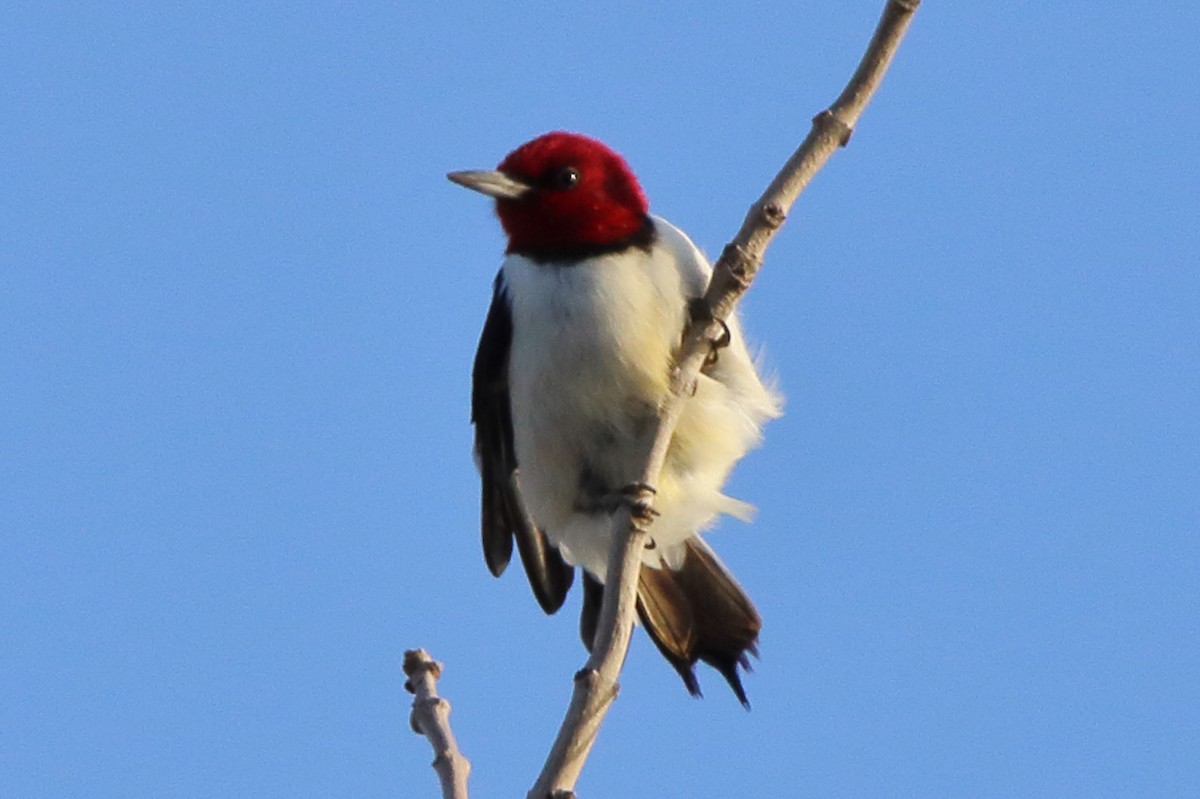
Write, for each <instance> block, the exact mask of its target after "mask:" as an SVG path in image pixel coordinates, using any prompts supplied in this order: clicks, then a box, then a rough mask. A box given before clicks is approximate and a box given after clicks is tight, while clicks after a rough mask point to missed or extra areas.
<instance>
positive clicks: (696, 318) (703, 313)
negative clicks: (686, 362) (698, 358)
mask: <svg viewBox="0 0 1200 799" xmlns="http://www.w3.org/2000/svg"><path fill="white" fill-rule="evenodd" d="M688 316H690V317H691V319H692V321H693V322H703V323H705V324H711V323H713V322H716V323H717V324H719V325H720V326H721V335H719V336H717V338H715V339H713V340H712V341H711V342H709V344H710V345H711V347H712V349H711V350H710V351H709V353H708V355H706V356H705V358H704V366H703V367H702V368H704V369H707V368H708V367H710V366H712V365H713V364H715V363H716V362H717V353H718V351H719V350H723V349H725V348H726V347H728V346H729V343H730V342H731V341H733V334H732V333H730V332H729V325H727V324H726V323H725V320H724V319H717V318H716V317H714V316H713V313H712V308H711V307H709V304H708V303H707V302H706V301H705V300H704V298H703V297H696V298H695V299H692V300H689V301H688Z"/></svg>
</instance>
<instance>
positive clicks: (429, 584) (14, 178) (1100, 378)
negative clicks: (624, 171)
mask: <svg viewBox="0 0 1200 799" xmlns="http://www.w3.org/2000/svg"><path fill="white" fill-rule="evenodd" d="M480 6H481V4H469V5H467V6H465V7H445V6H436V5H430V4H420V3H378V4H342V3H339V4H328V5H318V4H299V5H296V4H292V5H290V6H284V5H282V4H246V3H220V4H206V5H205V6H204V7H192V6H190V5H188V4H177V3H144V4H115V3H72V4H65V3H9V4H7V5H6V6H5V8H4V10H3V11H0V75H2V76H3V77H2V78H0V795H3V796H5V797H68V796H86V797H163V796H196V797H209V796H280V797H283V796H288V797H296V796H314V797H316V796H339V797H417V796H435V795H436V791H437V788H436V785H435V782H434V775H433V772H432V770H431V769H430V768H429V760H430V754H429V751H428V748H427V746H426V744H425V742H424V741H423V740H421V739H419V738H417V737H416V736H414V735H413V734H412V733H411V732H409V731H408V727H407V706H408V698H407V696H406V695H404V694H403V692H402V690H401V683H402V677H401V674H400V660H401V656H402V653H403V650H404V649H406V648H409V647H414V646H424V647H427V648H428V649H430V650H431V651H432V652H433V653H434V655H435V656H436V657H438V658H439V659H441V660H443V661H445V662H446V663H447V671H446V674H445V677H444V679H443V681H442V689H443V690H444V692H445V693H446V694H447V695H448V696H449V697H450V698H451V699H452V701H453V703H454V708H455V712H454V717H453V718H454V723H455V728H456V731H457V733H458V735H459V737H460V741H461V743H462V746H463V748H464V749H465V751H466V754H467V755H468V756H469V757H470V758H471V759H472V761H473V762H474V766H475V772H474V774H475V776H474V786H475V795H477V796H481V797H482V796H523V795H524V791H525V790H526V788H527V787H528V785H529V784H530V782H531V780H532V778H533V776H534V774H535V773H536V771H537V769H538V768H539V766H540V764H541V762H542V759H543V757H544V755H545V752H546V750H547V747H548V744H549V740H550V737H551V734H552V732H553V730H554V729H555V728H556V726H557V724H558V722H559V719H560V717H561V714H562V711H563V708H564V707H565V703H566V699H567V696H568V693H569V690H570V678H571V674H572V672H573V671H574V670H575V669H576V668H578V667H579V666H580V665H581V664H582V662H583V651H582V648H581V646H580V645H579V642H578V639H577V636H576V631H575V628H576V602H577V599H575V600H572V601H571V603H570V604H569V605H568V608H567V611H566V612H565V613H563V614H560V615H559V616H558V617H554V618H546V617H544V616H543V615H542V614H541V612H540V611H539V610H538V609H537V606H536V604H535V603H534V600H533V598H532V597H531V596H530V594H529V591H528V587H527V585H526V584H525V581H524V579H523V578H522V577H521V576H520V575H519V574H517V573H510V574H509V575H506V576H505V578H503V579H501V580H494V579H492V578H491V577H490V576H489V575H488V574H487V572H486V570H485V568H484V565H483V562H482V557H481V554H480V547H479V543H478V532H477V513H478V511H477V505H476V502H477V490H478V489H477V478H476V475H475V472H474V467H473V465H472V462H471V457H470V430H469V426H468V424H467V414H468V409H467V395H468V391H469V366H470V359H471V356H472V353H473V351H474V346H475V343H476V339H477V336H478V333H479V329H480V326H481V324H482V319H483V314H484V312H485V309H486V306H487V302H488V297H489V286H490V281H491V279H492V276H493V274H494V272H495V269H496V267H497V265H498V263H499V253H500V248H501V246H502V242H501V236H500V232H499V229H498V226H497V225H496V224H495V221H494V219H493V218H492V216H491V212H490V209H489V207H488V205H487V202H486V201H485V200H484V199H483V198H481V197H479V196H477V195H473V194H470V193H468V192H465V191H463V190H462V189H460V188H458V187H455V186H453V185H452V184H450V183H448V182H447V181H446V180H445V178H444V174H445V172H446V171H448V170H451V169H461V168H472V167H489V166H492V165H493V164H495V163H496V162H497V161H498V160H499V159H500V158H501V157H502V156H503V155H504V154H505V153H506V152H507V151H508V150H509V149H511V148H512V147H513V146H515V145H517V144H519V143H521V142H522V141H524V140H526V139H528V138H531V137H532V136H534V135H536V134H539V133H542V132H544V131H547V130H550V129H554V128H567V129H571V130H577V131H581V132H586V133H589V134H592V135H595V136H598V137H600V138H603V139H605V140H606V141H608V142H609V143H611V144H612V145H613V146H614V147H616V148H617V149H618V150H620V151H621V152H622V153H624V154H625V155H626V157H627V158H628V159H629V161H630V162H631V164H632V165H633V167H634V168H635V170H636V171H637V172H638V174H639V175H640V177H641V178H642V180H643V183H644V185H645V188H646V191H647V193H648V195H649V196H650V198H651V202H652V206H653V209H654V210H655V211H656V212H658V213H660V214H662V215H664V216H666V217H668V218H669V219H671V220H672V221H674V222H676V223H677V224H679V225H680V226H681V227H683V228H685V229H686V230H688V231H689V232H690V233H691V234H692V235H693V237H694V238H695V239H696V240H697V242H698V243H699V244H700V245H701V246H702V247H704V248H706V249H707V250H708V251H709V252H718V251H719V250H720V248H721V246H722V245H723V244H724V242H725V241H727V240H728V238H729V237H730V236H731V235H732V234H733V232H734V230H735V229H736V227H737V225H738V224H739V223H740V222H741V219H742V215H743V213H744V211H745V208H746V207H747V206H748V204H749V203H750V202H751V201H753V200H754V199H755V198H756V197H757V195H758V193H759V192H760V191H761V189H762V188H763V186H764V185H765V184H766V182H767V181H768V180H769V179H770V177H771V176H772V175H773V174H774V172H775V170H776V169H777V167H778V166H779V165H780V164H781V163H782V161H783V160H784V159H785V158H786V157H787V155H788V154H789V153H790V152H791V150H792V149H793V148H794V146H795V145H796V144H797V143H798V142H799V141H800V139H801V138H802V137H803V136H804V134H805V133H806V132H807V129H808V119H809V117H811V116H812V114H813V113H815V112H816V111H818V110H820V109H821V108H823V107H824V106H825V105H827V104H828V103H829V101H831V100H832V99H833V97H834V96H835V95H836V93H837V92H838V91H839V90H840V88H841V86H842V84H843V82H844V81H845V79H846V77H847V76H848V75H849V74H850V71H851V70H852V68H853V66H854V63H855V62H856V60H857V58H858V57H859V55H860V53H861V51H862V48H863V45H864V44H865V42H866V40H867V37H868V35H869V34H870V31H871V29H872V27H873V26H874V24H875V21H876V18H877V15H878V11H879V9H880V8H881V6H882V0H871V1H870V2H852V3H833V2H829V3H801V4H796V3H783V2H780V3H772V4H763V5H757V6H755V7H754V8H753V9H742V8H739V7H737V4H728V3H709V4H707V5H706V6H705V7H699V8H697V7H693V6H691V5H690V4H689V5H679V6H672V5H670V4H656V5H652V6H647V5H644V4H636V5H629V6H627V7H625V8H621V9H618V8H615V7H607V8H605V10H598V7H596V6H595V5H594V4H590V3H578V4H577V3H559V4H553V5H550V4H532V3H508V4H503V5H501V4H494V5H493V6H492V7H491V8H487V9H485V8H481V7H480ZM1170 6H1173V7H1174V10H1173V11H1168V10H1167V8H1168V7H1170ZM435 8H436V10H434V9H435ZM1197 29H1200V11H1197V7H1196V5H1195V4H1184V3H1156V4H1132V5H1131V4H1129V3H1116V2H1099V3H1088V4H1078V3H1043V4H1032V3H1031V4H1018V5H1013V4H1004V3H1000V4H996V3H938V2H927V3H926V7H925V8H923V9H922V10H921V11H920V13H919V14H918V17H917V19H916V22H915V23H914V26H913V29H912V31H911V33H910V35H909V38H908V40H907V41H906V42H905V44H904V47H903V49H902V50H901V53H900V56H899V58H898V60H897V62H896V64H895V66H894V68H893V70H892V72H891V74H890V75H889V76H888V79H887V81H886V82H885V84H884V87H883V90H882V93H881V94H880V95H879V96H878V97H877V99H876V101H875V103H874V104H873V105H872V106H871V107H870V108H869V109H868V111H867V114H866V116H865V117H864V118H863V120H862V123H861V125H860V127H859V130H858V132H857V133H856V134H855V136H854V139H853V142H852V143H851V146H850V147H849V148H848V149H847V150H845V151H843V152H841V153H839V154H838V155H837V156H836V157H835V160H834V161H833V162H832V164H831V165H830V166H829V167H828V168H827V169H826V170H825V171H824V172H823V173H821V174H820V175H819V177H818V179H817V181H816V183H815V184H814V185H813V186H812V188H811V190H810V191H809V192H808V193H807V194H805V195H804V197H802V199H801V201H800V203H799V205H798V206H797V208H796V210H795V212H794V213H793V214H792V217H791V219H790V220H789V223H788V225H787V226H786V227H785V229H784V230H783V232H782V233H781V235H780V236H779V237H778V239H777V242H776V244H775V246H773V247H772V249H771V250H770V252H769V253H768V259H767V264H766V268H765V270H764V271H763V273H762V275H761V279H760V281H759V283H758V284H756V285H755V287H754V288H753V290H752V292H751V294H750V296H749V297H748V300H747V302H746V303H745V312H746V314H747V317H748V327H749V330H750V331H751V333H752V335H753V336H754V338H755V339H756V340H757V341H759V342H761V343H762V344H763V345H764V346H765V352H766V357H767V361H768V363H769V364H770V367H771V369H772V370H773V371H775V372H777V373H778V375H779V379H780V382H781V385H782V388H783V390H784V391H785V393H786V394H787V397H788V405H787V414H786V416H785V417H784V418H783V419H781V420H780V421H778V422H776V423H774V424H772V425H771V426H770V428H769V429H768V435H767V440H766V443H765V446H764V447H763V448H762V449H761V450H759V451H757V452H755V453H753V454H752V455H751V456H750V457H748V458H747V459H746V460H745V461H744V462H743V463H742V465H741V466H740V468H739V470H738V471H737V473H736V476H735V479H734V481H733V486H732V491H733V493H735V494H736V495H737V496H740V497H743V498H745V499H747V500H749V501H752V502H754V503H755V504H756V505H757V506H758V508H759V515H758V519H757V521H756V522H755V523H754V524H752V525H750V526H747V525H743V524H740V523H734V522H729V523H726V524H723V525H722V526H721V527H720V528H719V529H718V530H717V531H716V532H714V533H713V534H712V535H711V536H710V540H711V541H712V543H713V545H714V546H715V547H716V548H717V549H718V550H719V551H720V553H721V554H722V556H723V557H724V559H725V560H726V562H727V563H728V564H729V565H730V566H731V567H732V568H733V569H734V570H735V571H736V573H737V574H738V575H739V577H740V578H741V580H742V582H743V583H744V584H745V585H746V587H747V588H748V589H749V590H750V592H751V593H752V594H753V595H754V597H755V598H756V600H757V602H758V603H759V606H760V608H761V610H762V613H763V616H764V617H765V623H766V628H765V630H764V633H763V638H762V659H761V661H760V663H759V664H758V667H757V670H756V672H755V673H754V674H753V675H751V676H750V678H749V679H748V681H747V688H748V690H749V692H750V696H751V699H752V701H753V703H754V710H753V712H751V713H745V712H744V711H742V709H741V708H740V707H739V706H738V705H737V703H736V702H735V701H734V699H733V698H732V696H731V695H730V694H729V693H728V692H727V691H726V690H725V689H724V688H723V687H722V685H721V684H720V681H719V679H718V678H717V677H716V675H715V674H714V673H713V672H711V671H708V670H705V671H704V672H703V673H702V674H701V680H702V684H703V686H704V688H705V689H706V692H707V698H705V699H704V700H702V701H695V700H692V699H690V698H689V697H688V696H687V695H686V694H685V692H684V691H683V689H682V687H681V685H680V683H679V681H678V679H677V678H676V677H675V675H674V674H673V673H672V672H671V670H670V669H669V667H668V666H667V665H666V664H665V663H664V662H663V661H662V660H661V659H660V658H659V657H658V656H657V654H656V653H655V652H654V651H653V648H652V647H651V646H650V645H649V643H648V642H647V640H646V639H645V638H644V637H643V636H641V634H640V633H639V635H638V636H637V638H636V639H635V641H634V645H633V649H632V652H631V654H630V657H629V662H628V668H627V671H626V676H625V680H624V686H623V691H622V694H621V697H620V700H619V701H618V703H617V705H616V706H615V708H614V710H613V712H612V714H611V717H610V720H609V723H608V724H607V726H606V727H605V729H604V731H603V733H602V735H601V738H600V741H599V744H598V746H597V747H596V750H595V753H594V756H593V759H592V761H591V763H590V765H589V767H588V769H587V771H586V772H585V775H584V779H583V781H582V783H581V785H580V790H581V791H582V792H583V794H584V795H585V796H594V797H601V796H639V795H645V796H648V795H655V796H670V797H705V796H712V797H718V796H749V795H754V796H811V797H836V796H846V797H899V796H912V797H964V796H971V797H1063V796H1079V797H1098V796H1113V797H1129V796H1139V797H1140V796H1147V797H1149V796H1153V797H1167V796H1171V797H1175V796H1179V797H1182V796H1194V795H1195V791H1196V790H1197V788H1196V786H1197V785H1198V784H1200V680H1198V679H1197V675H1198V674H1200V541H1198V535H1197V534H1198V532H1200V529H1198V528H1200V272H1198V270H1197V252H1198V251H1200V193H1198V188H1197V187H1198V186H1200V136H1198V135H1197V132H1196V131H1197V129H1198V128H1200V50H1198V49H1197V46H1196V36H1195V32H1196V30H1197Z"/></svg>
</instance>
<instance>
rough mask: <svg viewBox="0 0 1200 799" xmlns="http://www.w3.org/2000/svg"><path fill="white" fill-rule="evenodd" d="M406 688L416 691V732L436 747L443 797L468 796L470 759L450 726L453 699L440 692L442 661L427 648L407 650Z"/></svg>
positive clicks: (413, 719) (435, 764) (457, 798)
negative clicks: (442, 695)
mask: <svg viewBox="0 0 1200 799" xmlns="http://www.w3.org/2000/svg"><path fill="white" fill-rule="evenodd" d="M404 674H405V676H406V677H408V679H407V680H405V682H404V687H405V689H406V690H407V691H408V692H409V693H411V694H413V706H412V715H411V716H409V723H410V724H411V725H412V728H413V732H415V733H417V734H418V735H424V736H425V737H426V738H427V739H429V745H430V746H431V747H433V754H434V758H433V768H434V771H436V772H437V775H438V779H439V780H440V781H441V783H442V799H467V777H468V776H469V775H470V774H471V762H470V761H469V760H467V759H466V758H465V757H463V754H462V752H460V751H458V743H457V742H455V740H454V733H453V732H451V730H450V703H449V702H447V701H446V700H445V699H442V698H441V697H440V696H438V693H437V681H438V677H440V676H442V664H440V663H438V662H437V661H436V660H434V659H433V658H431V657H430V656H429V653H428V652H426V651H425V650H424V649H410V650H408V651H407V652H405V653H404Z"/></svg>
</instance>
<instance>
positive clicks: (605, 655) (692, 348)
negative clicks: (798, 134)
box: [528, 0, 920, 799]
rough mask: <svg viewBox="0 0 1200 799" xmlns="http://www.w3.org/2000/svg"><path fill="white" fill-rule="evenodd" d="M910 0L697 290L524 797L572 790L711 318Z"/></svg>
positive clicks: (870, 74) (881, 64)
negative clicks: (556, 725) (586, 651)
mask: <svg viewBox="0 0 1200 799" xmlns="http://www.w3.org/2000/svg"><path fill="white" fill-rule="evenodd" d="M918 5H920V0H889V2H888V4H887V6H886V7H885V8H884V11H883V15H882V17H881V18H880V21H879V25H878V26H877V27H876V29H875V34H874V36H873V37H872V39H871V42H870V44H869V45H868V46H867V51H866V53H865V54H864V56H863V58H862V61H861V62H860V63H859V65H858V69H857V70H855V73H854V75H853V76H852V77H851V79H850V82H849V83H848V84H847V85H846V88H845V89H844V90H843V91H842V93H841V95H840V96H839V97H838V98H837V100H835V101H834V103H833V105H831V106H830V107H829V108H828V109H826V110H824V111H822V112H821V113H819V114H817V116H816V117H814V118H813V124H812V130H811V131H810V132H809V134H808V136H807V137H806V138H805V140H804V142H803V143H802V144H801V145H800V147H799V148H798V149H797V150H796V152H795V153H794V154H793V155H792V157H791V158H789V159H788V161H787V163H786V164H785V165H784V166H783V168H782V169H781V170H780V172H779V174H778V175H777V176H776V177H775V180H773V181H772V182H771V185H770V186H768V187H767V190H766V192H764V193H763V196H762V197H761V198H759V200H758V202H756V203H755V204H754V205H752V206H751V207H750V211H749V213H748V214H747V215H746V219H745V221H744V222H743V223H742V228H741V230H739V231H738V234H737V236H735V237H734V239H733V241H731V242H730V243H729V244H728V245H726V247H725V250H724V251H723V252H722V253H721V257H720V259H719V260H718V261H717V263H716V265H715V266H714V267H713V276H712V279H711V280H710V282H709V285H708V290H707V291H706V292H705V296H704V300H705V302H706V303H707V304H708V307H709V309H710V311H711V318H710V319H703V318H698V319H695V320H693V321H692V322H690V323H689V325H688V327H687V328H686V330H685V331H684V337H683V344H682V346H681V348H680V350H679V352H678V353H677V355H676V358H675V368H674V370H673V371H672V374H671V394H670V396H668V397H666V398H665V399H664V402H663V405H662V406H661V407H660V408H659V413H658V423H657V425H656V426H655V427H654V429H652V430H650V431H649V432H648V433H647V434H646V436H644V437H643V439H642V440H641V443H642V444H643V446H644V448H645V459H644V461H643V462H644V463H645V464H646V466H645V468H644V469H643V471H642V474H641V475H640V476H639V478H638V479H637V480H636V481H635V482H634V483H633V484H632V485H631V489H633V490H631V491H630V500H629V504H628V507H626V508H625V510H624V511H623V512H622V513H619V514H617V516H616V518H615V519H614V530H616V531H617V535H614V536H613V543H612V548H611V549H610V551H609V557H608V573H607V578H606V580H605V586H604V601H603V604H602V605H601V610H600V620H599V624H598V626H597V630H596V636H595V640H594V643H593V646H592V654H591V657H589V658H588V661H587V664H586V665H585V666H584V667H583V669H582V670H581V671H580V672H579V673H577V674H576V675H575V689H574V692H573V694H572V696H571V703H570V705H569V707H568V708H567V714H566V717H565V718H564V719H563V723H562V726H561V727H560V729H559V733H558V737H557V738H556V739H555V741H554V746H553V747H552V749H551V750H550V754H549V755H548V757H547V758H546V763H545V765H544V766H543V768H542V773H541V774H540V775H539V776H538V779H537V782H536V783H535V784H534V786H533V789H532V790H530V792H529V795H528V799H547V797H551V799H562V797H570V796H573V795H574V793H573V791H574V787H575V783H576V782H577V781H578V779H579V774H580V773H581V771H582V770H583V764H584V762H585V761H586V760H587V756H588V753H589V752H590V751H591V747H592V744H593V743H594V742H595V740H596V735H597V733H598V732H599V729H600V724H601V722H602V721H603V719H604V714H605V713H606V712H607V711H608V707H609V706H610V705H611V704H612V702H613V700H614V699H615V698H616V695H617V691H618V688H619V686H618V684H617V677H618V676H619V675H620V671H621V665H622V664H623V663H624V661H625V653H626V651H627V649H628V647H629V638H630V634H631V632H632V628H633V622H634V618H635V615H636V603H637V584H638V572H639V571H640V569H641V554H642V549H643V548H644V547H645V544H646V541H647V529H648V527H649V525H650V522H651V521H652V519H653V513H652V511H651V506H652V503H653V499H654V490H653V488H651V486H654V485H656V484H657V482H658V478H659V474H660V472H661V471H662V467H663V463H664V462H665V460H666V456H667V449H668V447H669V446H670V443H671V437H672V435H673V434H674V431H675V426H676V423H677V422H678V420H679V416H680V413H681V411H682V408H683V403H684V402H685V401H686V400H687V397H688V396H689V394H690V393H691V387H692V385H693V384H694V383H695V382H696V380H697V379H698V378H699V375H700V370H701V368H702V367H703V365H704V361H705V359H706V358H707V357H708V355H709V354H710V353H711V352H712V346H713V343H714V342H716V341H717V340H718V339H719V337H720V336H721V334H722V331H723V326H722V324H721V320H723V319H724V318H726V317H727V316H729V314H730V313H732V311H733V308H734V305H735V304H736V303H737V301H738V299H739V298H740V297H741V296H742V294H744V293H745V292H746V289H748V288H749V287H750V283H751V282H752V281H753V280H754V277H755V275H756V274H758V270H759V268H760V267H761V266H762V259H763V253H764V252H765V251H766V248H767V245H768V244H769V243H770V242H771V239H772V238H773V237H774V235H775V233H776V231H778V230H779V228H780V226H782V225H783V222H784V220H785V219H786V218H787V213H788V211H789V210H791V207H792V205H793V204H794V203H795V201H796V198H797V197H799V195H800V192H801V191H803V190H804V188H805V186H807V185H808V183H809V181H810V180H811V179H812V177H813V175H815V174H816V173H817V171H818V170H820V169H821V167H823V166H824V165H825V163H826V162H827V161H828V160H829V158H830V156H832V155H833V153H834V151H835V150H837V149H838V148H839V147H843V146H845V144H846V143H847V142H848V141H849V140H850V134H851V133H852V132H853V130H854V125H855V124H856V123H857V122H858V119H859V117H860V116H861V115H862V112H863V110H864V109H865V108H866V106H867V103H868V101H870V99H871V96H872V95H873V94H874V93H875V90H876V89H877V88H878V87H879V84H880V82H881V81H882V79H883V75H884V73H885V72H886V71H887V68H888V66H889V64H890V63H891V60H892V56H893V55H895V52H896V49H897V48H898V47H899V45H900V41H901V39H902V38H903V37H904V33H905V31H906V30H907V28H908V24H909V22H910V21H911V19H912V15H913V13H914V12H915V11H916V10H917V6H918Z"/></svg>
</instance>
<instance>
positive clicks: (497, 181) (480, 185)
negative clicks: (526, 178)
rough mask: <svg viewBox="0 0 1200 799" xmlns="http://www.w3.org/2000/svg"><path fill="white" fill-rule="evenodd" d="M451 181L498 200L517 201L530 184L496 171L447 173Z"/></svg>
mask: <svg viewBox="0 0 1200 799" xmlns="http://www.w3.org/2000/svg"><path fill="white" fill-rule="evenodd" d="M446 177H448V178H449V179H450V180H451V181H453V182H455V183H457V184H458V185H460V186H466V187H467V188H468V189H474V190H475V191H477V192H480V193H481V194H486V195H487V196H489V197H495V198H496V199H497V200H515V199H517V198H518V197H520V196H521V195H522V194H524V193H525V192H527V191H529V188H530V186H529V184H528V183H522V182H521V181H519V180H517V179H516V178H513V177H510V176H508V175H506V174H504V173H503V172H498V171H496V170H494V169H468V170H465V171H463V172H450V173H447V175H446Z"/></svg>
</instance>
